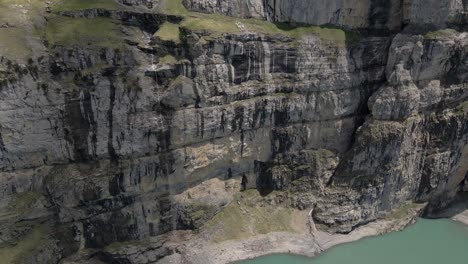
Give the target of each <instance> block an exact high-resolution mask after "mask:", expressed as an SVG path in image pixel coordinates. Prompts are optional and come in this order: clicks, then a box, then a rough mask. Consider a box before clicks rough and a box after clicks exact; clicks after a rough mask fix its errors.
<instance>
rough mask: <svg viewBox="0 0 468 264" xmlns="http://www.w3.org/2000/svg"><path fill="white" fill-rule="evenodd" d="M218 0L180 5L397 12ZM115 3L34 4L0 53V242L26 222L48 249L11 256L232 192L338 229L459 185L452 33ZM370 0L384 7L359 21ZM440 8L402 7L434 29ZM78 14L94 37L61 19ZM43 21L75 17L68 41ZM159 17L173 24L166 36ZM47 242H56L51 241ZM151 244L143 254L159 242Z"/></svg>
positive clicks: (177, 223) (124, 233)
mask: <svg viewBox="0 0 468 264" xmlns="http://www.w3.org/2000/svg"><path fill="white" fill-rule="evenodd" d="M215 2H216V3H215ZM215 2H210V1H200V2H196V1H190V2H188V1H185V4H186V6H189V7H191V8H192V9H195V10H200V11H203V12H208V13H210V12H222V13H223V14H227V15H231V16H240V17H255V18H268V19H272V20H274V21H290V19H292V17H294V19H296V18H298V19H301V20H303V21H296V22H305V23H313V24H322V23H335V22H336V23H335V24H337V25H343V26H347V27H352V28H356V27H357V28H368V29H376V28H387V29H392V30H395V29H398V27H399V23H400V20H398V19H400V18H401V17H399V16H400V13H401V12H400V11H401V10H399V8H395V9H394V7H395V6H393V5H389V4H388V2H386V3H385V4H382V3H380V1H370V2H365V1H364V2H362V1H360V3H359V5H357V4H356V5H354V6H352V7H354V8H356V7H360V8H358V10H354V11H352V12H344V13H340V15H339V16H338V17H336V19H337V20H336V21H335V20H334V21H332V22H330V19H331V16H330V15H331V14H332V13H333V12H335V11H333V10H335V9H336V8H342V6H341V5H348V4H349V3H348V2H346V1H344V2H337V1H335V2H333V1H332V2H330V1H328V2H327V3H322V2H321V1H317V2H320V3H321V4H320V8H321V9H320V10H322V11H321V12H320V14H319V13H317V14H314V13H313V12H311V13H307V14H304V15H303V16H302V17H301V16H300V15H298V16H296V15H294V16H292V14H293V13H294V12H299V11H303V10H307V9H306V8H309V9H310V8H312V9H314V8H315V7H314V6H308V5H312V3H315V2H316V1H307V3H306V2H305V1H298V2H297V5H298V6H300V7H301V8H298V7H297V6H292V5H287V4H286V2H284V1H278V2H277V3H276V5H278V6H279V8H280V9H277V8H276V7H275V8H273V9H272V6H271V5H272V3H271V2H268V6H266V5H265V4H266V2H264V1H261V2H256V1H242V3H239V2H236V1H229V2H228V1H215ZM345 2H346V3H345ZM122 3H124V4H126V5H129V6H130V7H128V6H126V7H121V6H119V8H117V7H112V8H109V7H106V8H92V6H91V8H89V7H87V8H86V9H84V10H78V11H77V10H72V9H71V8H68V9H66V10H64V11H63V10H60V12H58V11H54V8H57V7H54V6H52V11H53V13H52V14H49V13H47V8H46V7H44V13H41V15H40V17H41V18H42V20H40V21H41V23H43V26H44V27H45V35H40V36H38V37H31V38H27V41H24V43H26V44H27V45H28V47H29V48H30V49H31V50H33V51H34V53H32V55H29V56H28V57H24V58H23V59H21V58H11V54H12V53H8V54H5V55H4V56H3V57H1V59H0V65H1V66H0V120H1V123H0V182H1V186H2V188H1V189H0V198H1V199H0V200H1V202H0V215H1V216H2V217H1V218H0V221H1V223H2V233H1V238H2V240H3V241H10V242H15V241H21V239H24V238H25V237H26V238H28V234H35V232H36V231H37V230H39V231H40V232H44V233H45V234H46V235H44V236H41V238H43V240H44V241H48V242H47V243H42V245H43V246H44V247H46V246H47V247H49V248H51V249H50V251H46V253H44V254H43V255H41V254H32V257H31V255H26V256H21V257H22V261H23V262H24V263H36V262H40V263H47V262H50V263H56V261H57V259H60V258H61V257H65V256H68V255H71V254H73V253H75V252H77V251H79V250H81V249H87V248H93V249H101V248H103V247H106V246H108V245H110V244H112V243H114V242H119V241H129V240H142V239H145V238H147V237H153V236H158V235H161V234H165V233H167V232H169V231H172V230H177V229H196V228H200V227H202V226H203V224H204V223H206V222H207V221H208V220H209V219H211V218H212V217H213V216H214V215H216V214H217V213H219V212H220V210H222V208H224V207H225V206H226V204H228V203H229V202H230V201H231V200H232V193H236V192H238V191H239V190H240V189H244V188H247V189H257V190H259V192H260V193H261V194H262V195H264V196H265V200H266V201H269V197H270V196H269V194H270V193H271V192H273V191H276V193H281V195H282V199H281V204H282V205H283V206H287V207H292V208H296V209H300V210H310V209H312V208H314V209H315V210H314V215H313V217H314V218H315V219H316V220H317V221H318V222H320V223H322V224H324V225H325V226H326V227H327V228H328V229H329V230H331V231H336V232H349V231H350V230H352V229H353V228H355V227H356V226H359V225H362V224H363V223H367V222H370V221H373V220H375V219H376V218H379V217H382V216H385V215H388V214H389V213H390V212H391V211H392V210H394V209H397V208H399V207H401V206H403V205H405V204H407V203H410V202H428V203H429V207H428V211H432V210H438V209H440V208H443V207H445V206H447V205H448V204H449V203H450V201H451V200H452V199H453V198H454V196H455V195H456V193H457V192H459V191H460V190H461V189H462V185H463V184H462V183H463V182H464V180H465V178H466V172H467V164H468V161H467V157H468V154H467V140H468V139H467V135H468V127H467V123H468V122H467V119H468V117H467V112H468V110H467V106H466V98H467V96H468V87H467V72H468V70H467V68H468V65H467V42H468V35H467V33H466V32H462V31H457V30H453V29H444V30H439V31H432V32H423V33H421V34H419V33H414V34H409V33H408V32H403V33H400V34H396V35H393V34H389V32H385V33H388V34H382V33H379V34H372V31H371V33H369V32H357V31H356V32H354V31H353V32H350V31H343V30H341V29H335V28H323V27H305V28H294V27H288V28H286V29H284V30H283V29H281V28H280V29H278V26H277V25H273V24H271V23H268V22H259V21H257V20H249V19H246V20H242V19H239V20H237V19H234V20H230V19H229V18H223V20H219V17H218V15H214V16H210V15H206V14H198V13H190V14H189V15H188V16H186V17H182V16H180V15H173V14H169V15H167V14H166V12H162V11H163V10H160V9H159V8H161V6H162V4H164V3H158V2H157V1H156V2H151V3H152V4H154V6H152V5H147V4H148V3H149V2H145V1H122ZM413 3H416V2H413ZM454 3H455V2H454ZM165 4H166V5H167V2H166V3H165ZM406 4H408V3H406ZM134 5H137V6H139V7H138V8H140V7H141V5H144V6H145V7H143V8H144V9H142V10H144V11H140V10H139V9H138V10H134V9H133V8H134V7H133V6H134ZM301 5H302V6H301ZM361 5H362V7H361ZM0 7H1V8H3V6H1V5H0ZM265 7H267V9H268V8H269V9H268V10H267V9H265ZM449 7H450V6H449ZM15 8H18V7H17V6H15ZM120 8H123V9H120ZM151 8H153V9H152V10H151ZM262 8H263V9H262ZM373 8H375V10H374V9H373ZM414 8H416V7H414ZM457 8H459V5H454V9H453V10H458V9H457ZM272 10H274V12H273V11H272ZM298 10H299V11H298ZM314 10H315V9H314ZM324 10H326V11H324ZM372 10H374V11H372ZM376 10H380V11H379V12H384V13H386V14H392V15H389V16H388V19H387V17H386V16H383V17H382V16H380V15H378V16H377V17H379V19H376V20H372V19H371V18H370V17H372V15H375V14H380V13H379V12H377V11H376ZM398 10H399V11H398ZM406 10H408V9H405V12H406ZM49 11H50V10H49ZM442 11H443V10H441V12H442ZM184 12H188V11H186V10H185V11H184ZM291 12H292V13H291ZM356 12H357V13H356ZM444 12H445V11H444ZM457 12H458V11H457ZM342 14H344V15H342ZM346 14H349V15H350V16H347V15H346ZM409 14H410V17H411V12H409ZM30 15H31V14H30ZM405 15H408V14H407V13H405ZM44 16H46V17H47V18H48V19H47V20H45V19H44ZM421 16H422V15H421ZM445 16H446V15H445V13H444V14H442V15H441V16H434V17H433V18H432V19H436V20H433V21H432V20H431V21H428V22H427V21H425V20H424V19H423V20H420V18H417V17H416V18H410V20H411V21H413V22H414V23H415V24H416V23H421V24H426V23H435V24H437V27H441V28H444V27H446V25H445V24H444V23H445V22H441V21H445ZM394 17H399V18H398V19H397V20H393V18H394ZM380 18H382V19H380ZM187 19H194V20H192V21H190V22H192V23H185V22H184V21H186V20H187ZM224 20H225V21H224ZM72 21H73V22H72ZM90 21H91V22H92V23H93V24H92V25H93V26H94V27H95V31H96V32H98V34H97V35H94V34H93V35H91V36H89V35H88V34H84V33H83V32H82V31H80V28H79V27H77V26H76V25H77V24H78V25H81V24H84V25H89V24H88V23H89V22H90ZM252 21H253V22H252ZM109 22H111V23H109ZM194 22H197V23H198V24H197V23H194ZM213 22H215V23H213ZM239 22H240V24H239ZM413 22H411V23H413ZM23 23H26V25H27V26H28V27H29V26H30V24H28V23H30V22H23ZM34 23H37V22H34ZM54 23H59V25H62V26H63V25H69V24H68V23H70V24H71V25H74V27H72V30H70V31H69V32H73V34H82V35H80V38H79V42H73V40H74V39H73V37H70V35H67V34H65V33H66V32H65V33H64V32H60V30H59V28H62V27H57V26H56V24H54ZM75 23H76V24H75ZM262 23H264V24H262ZM213 24H216V25H222V26H225V27H224V28H221V30H222V31H221V32H220V29H219V28H213V26H212V25H213ZM168 25H169V28H173V27H175V28H176V29H177V30H175V32H172V33H173V34H172V35H171V34H168V33H167V32H165V31H164V29H165V28H168ZM194 25H197V26H199V25H202V26H199V27H194ZM390 25H392V26H390ZM394 25H398V26H396V27H394ZM28 27H27V29H26V30H30V28H28ZM31 28H33V27H31ZM100 28H104V29H105V30H103V31H99V30H100ZM272 28H273V29H274V30H272ZM228 29H229V30H228ZM0 30H9V28H8V27H2V28H0ZM294 30H298V31H299V32H300V33H301V34H298V33H294V34H293V33H291V31H293V32H296V31H294ZM307 30H309V31H307ZM85 32H88V31H85ZM104 32H113V33H112V34H105V33H104ZM163 33H165V34H163ZM169 33H171V32H169ZM31 34H32V31H31ZM114 34H115V35H114ZM101 35H103V36H104V38H102V37H100V36H101ZM168 35H169V36H168ZM108 39H111V40H112V41H111V42H109V41H108ZM2 41H3V42H2ZM0 43H5V42H4V40H3V39H0ZM2 48H3V46H2ZM213 179H219V180H220V182H222V183H220V184H218V185H219V186H218V185H216V186H217V187H216V188H214V187H213V188H214V189H213V190H210V191H212V192H213V193H210V195H209V196H208V198H207V197H205V196H203V195H197V194H196V193H195V194H190V195H189V194H185V193H184V192H185V191H187V190H191V189H192V188H201V189H203V188H202V187H203V184H205V183H206V182H209V180H213ZM200 186H201V187H200ZM220 186H221V187H220ZM205 192H206V191H205ZM183 195H186V196H187V197H189V198H181V197H185V196H183ZM199 196H200V197H202V198H200V197H199ZM190 197H191V198H190ZM18 223H21V224H18ZM39 231H37V232H39ZM57 240H59V241H60V242H61V243H60V244H61V245H62V246H60V247H57V246H54V247H50V244H54V245H56V244H57V243H55V242H54V241H57ZM41 241H42V240H41ZM51 241H52V242H51ZM56 247H57V248H56ZM37 248H39V249H40V248H41V247H40V246H38V247H37ZM158 250H160V249H157V250H156V249H155V250H154V251H155V252H156V253H154V254H156V255H157V256H158V257H161V256H164V255H165V254H169V253H170V252H165V251H164V252H159V251H158ZM28 256H29V257H28Z"/></svg>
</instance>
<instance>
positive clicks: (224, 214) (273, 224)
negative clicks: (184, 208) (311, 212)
mask: <svg viewBox="0 0 468 264" xmlns="http://www.w3.org/2000/svg"><path fill="white" fill-rule="evenodd" d="M260 199H262V198H261V197H260V195H259V194H258V192H257V191H256V190H248V191H245V192H242V193H239V194H237V195H236V196H235V197H234V201H233V202H231V203H230V204H229V205H228V206H226V207H225V208H224V209H223V210H222V211H221V212H220V213H218V214H217V215H216V216H215V217H214V218H213V219H211V220H210V221H208V222H207V223H206V224H205V226H204V228H207V229H208V230H209V231H210V232H212V234H213V237H212V239H213V240H214V241H216V242H221V241H225V240H231V239H241V238H246V237H249V236H252V235H257V234H267V233H270V232H279V231H289V232H294V231H295V230H296V229H295V228H298V226H297V225H295V224H294V216H295V214H296V213H297V212H298V211H296V210H294V209H292V208H283V207H279V206H272V205H268V204H263V205H259V201H260Z"/></svg>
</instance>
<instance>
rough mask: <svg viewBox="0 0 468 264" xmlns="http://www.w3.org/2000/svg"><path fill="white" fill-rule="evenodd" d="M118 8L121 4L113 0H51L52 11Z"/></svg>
mask: <svg viewBox="0 0 468 264" xmlns="http://www.w3.org/2000/svg"><path fill="white" fill-rule="evenodd" d="M93 8H102V9H110V10H115V9H120V8H121V6H120V5H119V4H117V2H116V1H114V0H54V1H53V2H52V11H53V12H65V11H79V10H85V9H93Z"/></svg>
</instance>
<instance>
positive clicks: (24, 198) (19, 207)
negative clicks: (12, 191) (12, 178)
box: [9, 192, 42, 213]
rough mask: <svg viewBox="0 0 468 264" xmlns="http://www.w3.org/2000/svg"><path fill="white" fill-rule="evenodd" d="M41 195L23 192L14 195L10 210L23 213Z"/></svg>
mask: <svg viewBox="0 0 468 264" xmlns="http://www.w3.org/2000/svg"><path fill="white" fill-rule="evenodd" d="M41 196H42V195H41V194H40V193H37V192H24V193H20V194H17V195H15V197H14V199H13V200H12V202H11V203H10V204H9V207H10V209H11V210H14V211H16V212H18V213H21V212H25V211H26V210H28V209H29V208H31V206H33V205H34V204H35V203H36V202H37V201H38V200H39V199H40V198H41Z"/></svg>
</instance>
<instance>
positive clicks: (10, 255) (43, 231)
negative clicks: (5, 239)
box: [0, 225, 47, 264]
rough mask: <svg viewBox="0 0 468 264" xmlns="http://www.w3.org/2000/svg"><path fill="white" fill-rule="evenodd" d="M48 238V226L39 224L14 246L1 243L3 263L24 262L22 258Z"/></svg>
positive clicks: (0, 249) (0, 254)
mask: <svg viewBox="0 0 468 264" xmlns="http://www.w3.org/2000/svg"><path fill="white" fill-rule="evenodd" d="M46 239H47V228H46V226H45V225H38V226H36V227H34V229H33V230H32V231H31V232H30V233H29V234H28V235H26V236H25V237H24V238H22V239H21V240H19V241H18V243H17V244H16V245H14V246H13V245H9V244H6V243H3V244H0V259H1V263H11V264H16V263H18V264H19V263H23V262H22V258H23V257H24V256H25V255H27V254H29V253H31V251H33V250H35V249H37V248H39V247H40V246H42V245H43V242H44V241H45V240H46Z"/></svg>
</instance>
